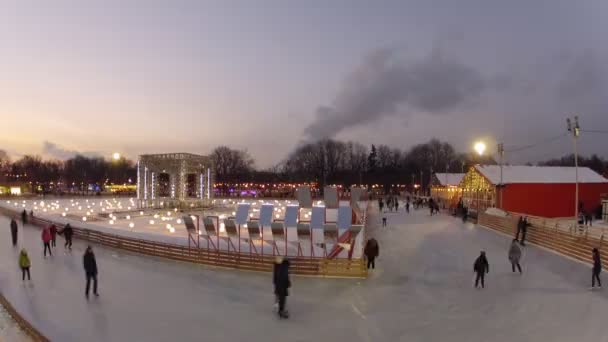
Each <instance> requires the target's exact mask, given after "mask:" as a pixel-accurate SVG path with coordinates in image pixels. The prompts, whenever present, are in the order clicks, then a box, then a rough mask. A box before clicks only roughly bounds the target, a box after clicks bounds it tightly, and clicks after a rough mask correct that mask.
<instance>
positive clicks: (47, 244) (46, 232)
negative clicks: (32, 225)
mask: <svg viewBox="0 0 608 342" xmlns="http://www.w3.org/2000/svg"><path fill="white" fill-rule="evenodd" d="M52 238H53V237H52V236H51V229H50V227H44V229H42V243H43V245H44V257H45V258H46V250H47V249H48V250H49V255H50V256H53V252H51V239H52Z"/></svg>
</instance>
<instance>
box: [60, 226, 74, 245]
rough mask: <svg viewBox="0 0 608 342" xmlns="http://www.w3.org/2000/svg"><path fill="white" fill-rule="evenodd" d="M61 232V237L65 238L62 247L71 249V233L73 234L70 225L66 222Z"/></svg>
mask: <svg viewBox="0 0 608 342" xmlns="http://www.w3.org/2000/svg"><path fill="white" fill-rule="evenodd" d="M61 234H63V237H64V238H65V245H63V247H64V248H69V249H70V250H72V235H73V234H74V230H73V229H72V226H70V224H69V223H68V224H66V225H65V227H64V228H63V230H62V231H61Z"/></svg>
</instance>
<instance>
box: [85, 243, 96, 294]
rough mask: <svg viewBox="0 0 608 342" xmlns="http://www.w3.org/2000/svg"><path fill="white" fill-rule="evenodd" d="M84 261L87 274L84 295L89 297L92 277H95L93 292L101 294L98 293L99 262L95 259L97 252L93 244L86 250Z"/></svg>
mask: <svg viewBox="0 0 608 342" xmlns="http://www.w3.org/2000/svg"><path fill="white" fill-rule="evenodd" d="M82 262H83V265H84V271H85V273H86V275H87V287H86V290H85V292H84V295H85V296H86V297H87V298H89V288H90V286H91V279H93V294H94V295H95V296H99V294H97V262H96V261H95V254H93V248H91V246H88V247H87V250H86V252H84V256H83V257H82Z"/></svg>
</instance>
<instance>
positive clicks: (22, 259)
mask: <svg viewBox="0 0 608 342" xmlns="http://www.w3.org/2000/svg"><path fill="white" fill-rule="evenodd" d="M30 266H31V263H30V257H29V256H28V255H27V251H26V250H25V248H23V249H22V250H21V254H19V267H21V280H22V281H25V274H26V273H27V280H32V279H31V278H30Z"/></svg>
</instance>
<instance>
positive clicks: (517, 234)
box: [515, 216, 524, 240]
mask: <svg viewBox="0 0 608 342" xmlns="http://www.w3.org/2000/svg"><path fill="white" fill-rule="evenodd" d="M523 224H524V217H523V216H520V217H519V220H517V233H515V240H519V234H521V230H522V225H523Z"/></svg>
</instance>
